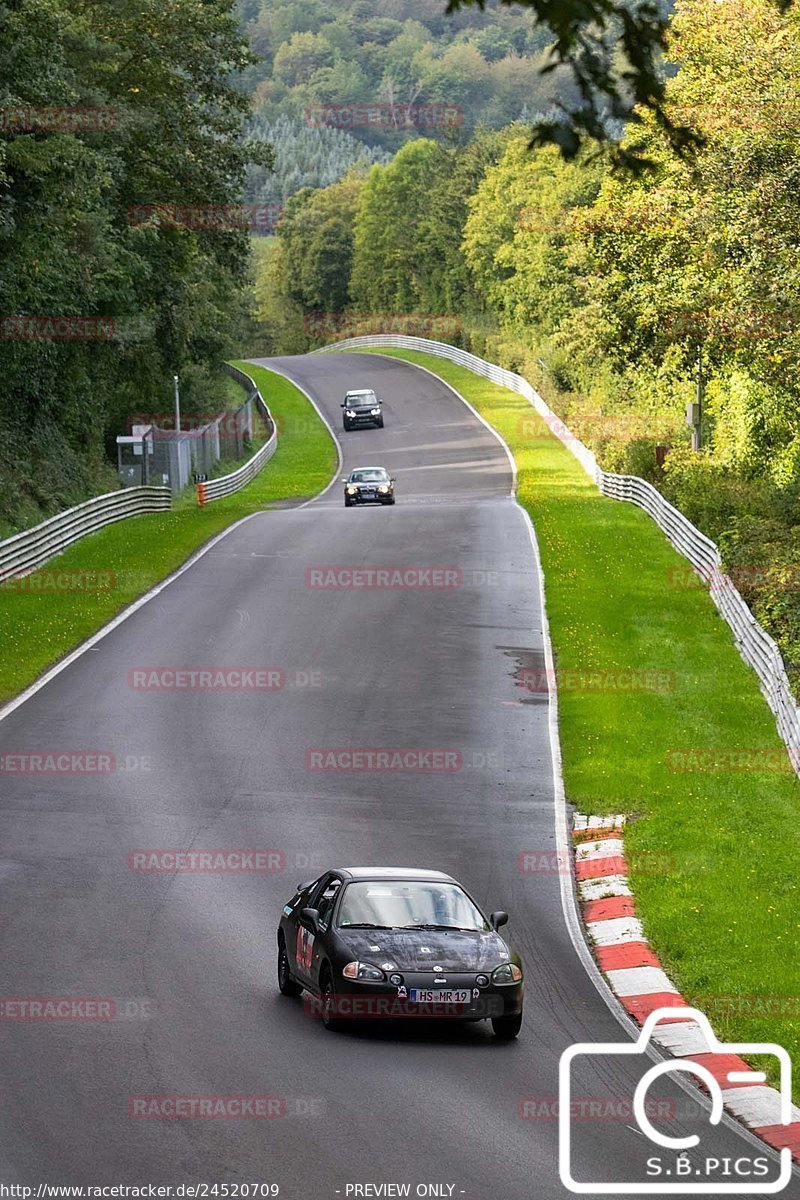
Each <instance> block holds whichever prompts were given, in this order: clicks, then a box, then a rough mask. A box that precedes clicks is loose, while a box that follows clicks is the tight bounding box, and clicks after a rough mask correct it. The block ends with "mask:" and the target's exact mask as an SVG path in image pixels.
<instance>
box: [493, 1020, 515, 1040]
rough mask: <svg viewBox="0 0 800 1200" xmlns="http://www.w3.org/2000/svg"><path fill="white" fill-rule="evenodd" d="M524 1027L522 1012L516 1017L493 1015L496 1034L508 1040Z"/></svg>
mask: <svg viewBox="0 0 800 1200" xmlns="http://www.w3.org/2000/svg"><path fill="white" fill-rule="evenodd" d="M521 1028H522V1013H517V1015H516V1016H515V1017H492V1030H493V1031H494V1036H495V1037H497V1038H500V1039H501V1041H504V1042H508V1041H511V1039H512V1038H515V1037H516V1036H517V1034H518V1033H519V1031H520V1029H521Z"/></svg>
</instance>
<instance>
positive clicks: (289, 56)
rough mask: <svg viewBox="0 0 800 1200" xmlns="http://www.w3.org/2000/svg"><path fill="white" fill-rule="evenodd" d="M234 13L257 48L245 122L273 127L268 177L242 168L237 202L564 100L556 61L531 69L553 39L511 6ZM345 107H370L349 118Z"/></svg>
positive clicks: (287, 4) (425, 3) (271, 0)
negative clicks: (244, 181)
mask: <svg viewBox="0 0 800 1200" xmlns="http://www.w3.org/2000/svg"><path fill="white" fill-rule="evenodd" d="M239 12H240V17H241V21H242V25H243V28H244V29H245V31H246V33H247V36H248V38H249V40H250V43H251V45H252V47H253V50H254V51H255V52H256V54H258V55H259V56H260V58H259V61H258V62H257V63H255V64H254V65H253V66H251V67H250V68H249V70H248V71H247V72H246V73H245V76H244V79H243V83H242V86H244V87H246V88H248V89H251V90H252V92H253V101H254V113H253V121H252V129H253V130H254V131H255V132H258V134H259V135H266V134H269V135H273V134H274V135H276V136H275V146H276V173H275V175H274V176H272V177H271V178H270V176H269V175H267V174H265V173H264V172H261V171H252V172H251V173H250V178H249V181H248V193H247V198H248V199H252V200H258V201H273V200H275V199H280V200H284V199H286V198H287V196H288V195H290V194H291V192H292V190H295V191H296V190H298V189H299V187H318V186H320V185H321V183H322V184H324V183H332V182H334V181H335V180H334V179H333V178H332V177H331V173H332V170H333V169H334V167H336V168H338V171H339V174H338V175H337V176H336V178H337V179H339V178H341V177H342V176H343V175H344V174H345V172H346V171H347V169H348V168H349V167H351V166H353V165H355V164H356V163H357V162H358V161H359V160H360V159H361V160H363V161H367V162H369V161H380V160H381V159H385V157H386V154H385V152H386V151H395V150H397V149H399V148H400V146H402V145H403V144H404V143H405V142H407V141H409V140H410V139H413V138H414V137H417V136H419V134H420V132H421V131H425V132H427V133H428V134H429V136H431V137H433V138H434V139H436V140H444V141H449V142H452V141H458V142H461V143H463V142H466V141H468V140H469V138H470V137H471V135H472V132H473V130H474V129H475V128H476V127H479V126H485V127H487V128H492V129H499V128H502V127H503V126H505V125H508V124H509V123H511V122H512V121H515V120H518V119H526V120H527V119H531V120H533V119H535V118H536V117H544V116H545V115H548V114H550V113H551V112H552V105H553V101H554V100H555V99H563V100H567V99H570V98H573V99H574V88H573V87H572V86H571V83H570V80H569V75H568V72H567V71H566V70H565V69H563V68H560V69H558V70H556V71H555V72H553V73H551V74H546V75H542V74H541V67H542V65H543V63H544V61H545V57H546V50H547V47H548V46H549V45H550V44H551V43H552V41H553V35H552V33H551V32H550V31H549V29H547V28H546V27H545V26H542V25H541V24H537V22H536V21H535V19H534V15H533V13H531V12H526V11H525V10H524V9H522V8H519V7H515V8H514V9H510V8H508V7H507V6H503V5H500V4H498V3H490V4H488V5H487V7H486V8H485V9H484V10H481V9H479V8H477V7H469V8H464V9H463V10H462V11H460V12H456V13H451V14H449V15H447V14H446V13H445V5H444V3H443V2H442V0H382V3H381V4H380V5H379V6H376V5H375V4H374V3H373V2H372V0H302V2H300V0H239ZM344 106H348V111H346V112H344V113H343V108H344ZM352 106H356V107H358V106H362V107H363V106H373V107H374V106H377V108H378V113H377V114H376V115H374V116H373V118H372V120H371V121H370V120H364V119H363V116H362V118H360V119H359V118H358V116H356V117H355V119H353V117H352ZM404 106H406V107H404ZM440 106H448V107H449V108H451V109H452V110H453V112H452V113H451V114H450V115H449V117H448V116H447V115H445V116H441V115H440V113H439V111H438V109H439V107H440ZM326 125H330V126H331V127H330V128H325V126H326ZM314 134H316V135H317V136H313V135H314ZM334 135H335V136H334ZM382 152H383V153H382Z"/></svg>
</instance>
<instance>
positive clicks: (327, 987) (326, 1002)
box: [322, 967, 342, 1033]
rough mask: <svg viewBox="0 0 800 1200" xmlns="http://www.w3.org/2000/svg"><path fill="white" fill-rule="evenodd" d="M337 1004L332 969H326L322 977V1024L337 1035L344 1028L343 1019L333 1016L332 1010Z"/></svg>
mask: <svg viewBox="0 0 800 1200" xmlns="http://www.w3.org/2000/svg"><path fill="white" fill-rule="evenodd" d="M335 1003H336V992H335V991H334V987H333V977H332V975H331V972H330V967H325V968H324V974H323V976H322V1024H323V1025H324V1026H325V1028H326V1029H327V1030H329V1031H330V1032H331V1033H336V1032H337V1031H338V1030H340V1029H341V1028H342V1018H341V1017H334V1016H331V1012H330V1008H331V1005H332V1004H335Z"/></svg>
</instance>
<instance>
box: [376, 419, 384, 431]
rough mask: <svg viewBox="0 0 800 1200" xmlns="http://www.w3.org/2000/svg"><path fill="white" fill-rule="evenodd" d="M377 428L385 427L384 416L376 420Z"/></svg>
mask: <svg viewBox="0 0 800 1200" xmlns="http://www.w3.org/2000/svg"><path fill="white" fill-rule="evenodd" d="M375 428H376V429H383V417H378V419H377V421H376V422H375Z"/></svg>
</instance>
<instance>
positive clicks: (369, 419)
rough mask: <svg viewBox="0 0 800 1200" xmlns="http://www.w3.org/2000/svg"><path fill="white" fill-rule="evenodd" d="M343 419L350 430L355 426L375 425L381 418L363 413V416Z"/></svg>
mask: <svg viewBox="0 0 800 1200" xmlns="http://www.w3.org/2000/svg"><path fill="white" fill-rule="evenodd" d="M344 419H345V422H346V423H347V424H348V425H349V426H350V428H351V429H352V428H353V426H355V425H377V424H378V423H379V421H380V419H381V418H380V416H373V415H372V413H365V414H364V416H353V417H345V418H344Z"/></svg>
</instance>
